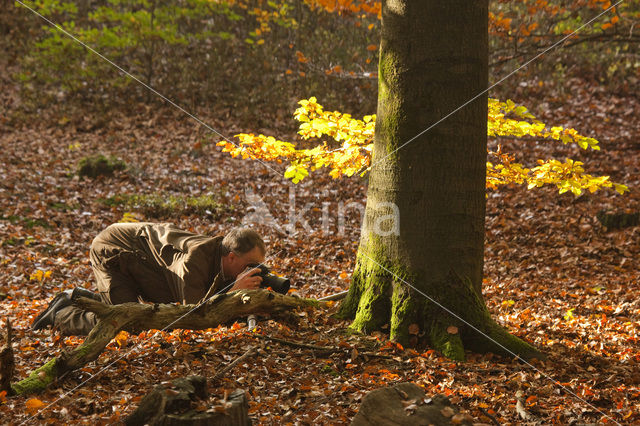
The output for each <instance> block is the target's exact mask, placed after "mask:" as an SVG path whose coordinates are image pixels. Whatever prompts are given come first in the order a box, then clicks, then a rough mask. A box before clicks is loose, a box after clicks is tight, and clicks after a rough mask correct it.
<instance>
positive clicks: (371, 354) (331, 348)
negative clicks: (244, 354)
mask: <svg viewBox="0 0 640 426" xmlns="http://www.w3.org/2000/svg"><path fill="white" fill-rule="evenodd" d="M252 337H257V338H259V339H268V340H271V341H274V342H277V343H281V344H283V345H287V346H293V347H296V348H305V349H312V350H315V351H320V352H325V353H335V352H345V351H347V350H348V349H352V348H337V347H335V346H318V345H312V344H309V343H302V342H294V341H291V340H284V339H280V338H278V337H272V336H267V335H265V334H252ZM355 349H356V350H357V351H358V354H360V355H365V356H368V357H372V358H393V357H392V356H390V355H385V354H379V353H376V352H361V350H360V349H358V348H355Z"/></svg>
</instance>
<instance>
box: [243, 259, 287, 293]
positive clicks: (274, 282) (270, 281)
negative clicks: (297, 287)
mask: <svg viewBox="0 0 640 426" xmlns="http://www.w3.org/2000/svg"><path fill="white" fill-rule="evenodd" d="M247 266H248V267H249V268H258V269H260V273H259V274H256V275H257V276H259V277H261V278H262V283H260V287H261V288H268V287H271V288H272V289H273V291H275V292H276V293H280V294H287V291H289V287H291V280H289V278H284V277H279V276H277V275H274V274H272V273H271V272H270V270H269V267H268V266H265V265H262V264H258V263H250V264H249V265H247Z"/></svg>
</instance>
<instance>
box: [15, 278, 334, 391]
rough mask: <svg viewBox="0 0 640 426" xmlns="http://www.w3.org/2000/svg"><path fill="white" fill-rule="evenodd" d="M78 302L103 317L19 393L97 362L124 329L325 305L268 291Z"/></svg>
mask: <svg viewBox="0 0 640 426" xmlns="http://www.w3.org/2000/svg"><path fill="white" fill-rule="evenodd" d="M74 303H75V304H76V305H77V306H79V307H81V308H83V309H86V310H88V311H91V312H95V313H96V315H97V316H98V318H99V320H98V323H97V324H96V326H95V327H94V328H93V330H91V333H89V335H88V336H87V338H86V339H85V341H84V343H82V344H81V345H80V346H78V347H77V348H75V349H74V350H72V351H70V352H66V353H64V354H62V355H61V356H59V357H56V358H53V359H51V360H50V361H49V362H47V363H46V364H45V365H43V366H42V367H40V368H38V369H36V370H35V371H33V372H32V373H31V374H30V375H29V377H27V378H26V379H24V380H22V381H20V382H18V383H13V384H11V389H12V391H13V393H14V394H17V395H24V394H29V393H35V392H40V391H42V390H44V389H45V388H46V387H47V386H49V384H51V383H53V382H54V381H56V380H58V379H59V378H61V377H62V376H63V375H64V374H66V373H68V372H70V371H73V370H77V369H78V368H81V367H82V366H84V365H85V364H87V363H88V362H91V361H93V360H95V359H97V358H98V356H99V355H100V354H101V353H102V351H103V350H104V348H105V347H106V346H107V344H109V342H110V341H111V340H112V339H113V338H114V337H115V336H116V335H117V334H118V333H119V332H120V331H121V330H127V331H132V332H140V331H142V330H149V329H158V330H172V329H176V328H184V329H191V330H204V329H207V328H213V327H216V326H218V325H220V324H223V323H226V322H229V321H231V320H234V319H237V318H240V317H246V316H247V315H250V314H256V315H264V314H272V315H276V316H278V315H280V314H286V313H288V312H290V311H292V310H294V309H296V308H302V307H309V306H313V307H318V306H323V305H325V304H324V303H322V302H318V301H317V300H313V299H301V298H299V297H293V296H286V295H282V294H279V293H275V292H272V291H268V290H263V289H259V290H244V291H236V292H232V293H228V294H221V295H218V296H215V297H213V298H211V299H209V300H208V301H207V302H206V303H203V304H201V305H170V304H155V305H149V304H140V303H124V304H121V305H106V304H104V303H102V302H99V301H96V300H92V299H88V298H84V297H80V298H78V299H77V300H75V301H74Z"/></svg>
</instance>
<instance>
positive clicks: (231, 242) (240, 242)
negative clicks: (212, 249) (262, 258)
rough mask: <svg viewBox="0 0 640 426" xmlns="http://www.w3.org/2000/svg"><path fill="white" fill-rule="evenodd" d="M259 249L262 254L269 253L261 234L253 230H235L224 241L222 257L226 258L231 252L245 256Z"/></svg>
mask: <svg viewBox="0 0 640 426" xmlns="http://www.w3.org/2000/svg"><path fill="white" fill-rule="evenodd" d="M254 247H259V248H260V251H262V254H263V255H264V254H266V253H267V248H266V247H265V245H264V241H263V240H262V237H261V236H260V234H258V233H257V232H256V231H254V230H253V229H251V228H233V229H232V230H231V231H229V233H228V234H227V235H225V236H224V238H223V239H222V255H223V256H226V255H228V254H229V253H230V252H234V253H236V254H245V253H248V252H250V251H251V250H253V248H254Z"/></svg>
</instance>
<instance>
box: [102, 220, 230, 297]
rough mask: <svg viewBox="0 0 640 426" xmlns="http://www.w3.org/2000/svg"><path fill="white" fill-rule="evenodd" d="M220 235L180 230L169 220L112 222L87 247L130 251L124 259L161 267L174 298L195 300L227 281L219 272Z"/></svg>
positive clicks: (116, 252)
mask: <svg viewBox="0 0 640 426" xmlns="http://www.w3.org/2000/svg"><path fill="white" fill-rule="evenodd" d="M222 238H223V236H215V237H209V236H205V235H199V234H194V233H192V232H188V231H183V230H180V229H178V228H177V227H176V226H174V225H172V224H169V223H161V224H156V223H116V224H113V225H110V226H109V227H107V228H106V229H105V230H104V231H102V232H101V233H100V234H99V235H98V236H97V237H96V238H95V239H94V240H93V243H92V244H91V247H92V250H95V251H98V252H101V253H113V254H114V255H116V256H121V253H122V252H129V253H133V254H134V256H128V257H126V259H127V261H136V262H146V263H147V264H148V265H150V266H151V267H153V268H159V269H160V270H161V271H162V274H163V276H164V277H165V280H166V285H167V286H168V288H169V290H170V292H171V294H172V296H173V299H174V300H173V301H174V302H180V303H197V302H199V301H200V300H201V299H202V298H203V297H204V296H205V295H206V294H207V292H209V290H211V291H210V292H209V294H210V295H212V294H215V292H217V291H220V290H224V287H225V284H226V283H228V282H229V281H225V280H224V279H223V277H224V275H223V274H222V272H221V270H222V248H221V244H222ZM100 261H101V262H105V263H107V262H108V261H109V259H108V258H106V259H101V260H100Z"/></svg>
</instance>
